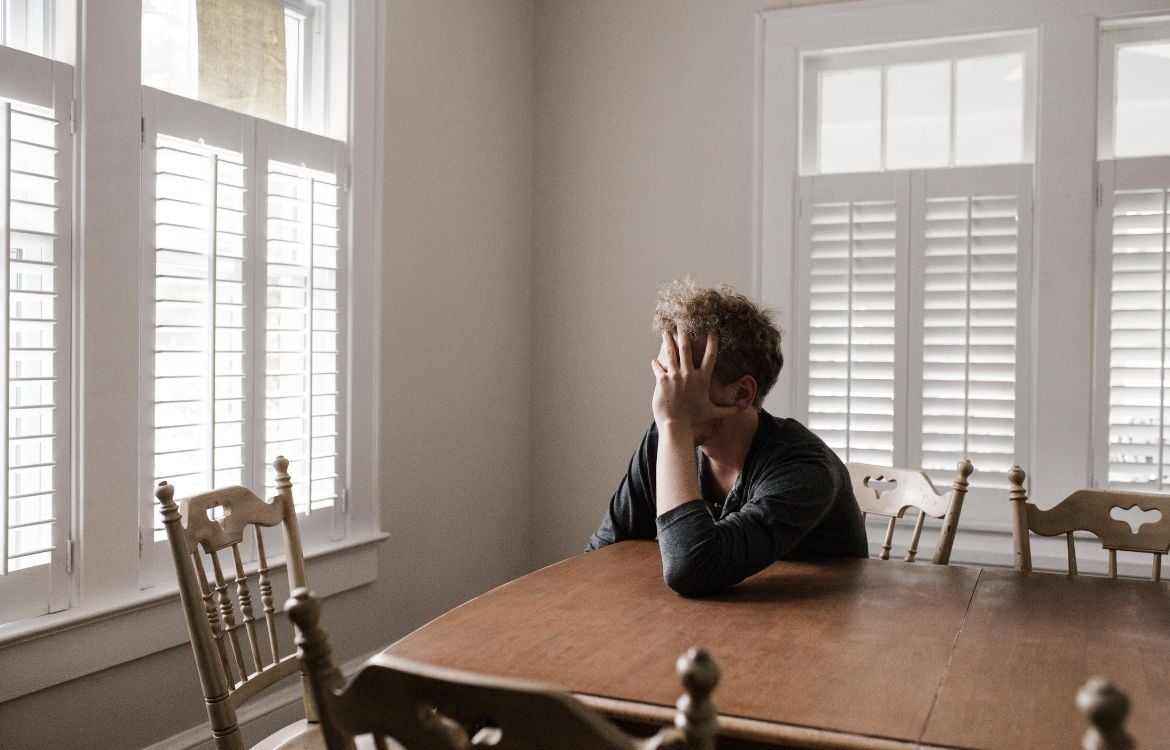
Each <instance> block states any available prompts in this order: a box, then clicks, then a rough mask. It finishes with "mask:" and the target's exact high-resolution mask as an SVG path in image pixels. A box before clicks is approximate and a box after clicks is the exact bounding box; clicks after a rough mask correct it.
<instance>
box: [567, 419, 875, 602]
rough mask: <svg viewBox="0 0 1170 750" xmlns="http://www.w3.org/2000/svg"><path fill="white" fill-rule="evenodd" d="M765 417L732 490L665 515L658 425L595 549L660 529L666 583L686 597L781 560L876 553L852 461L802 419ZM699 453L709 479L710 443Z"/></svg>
mask: <svg viewBox="0 0 1170 750" xmlns="http://www.w3.org/2000/svg"><path fill="white" fill-rule="evenodd" d="M759 416H760V419H759V426H758V427H757V428H756V434H755V437H754V438H753V439H752V444H751V447H750V448H749V449H748V454H747V457H746V458H745V460H744V465H743V469H742V470H741V471H740V475H739V479H738V480H737V481H736V483H735V486H734V487H732V490H731V492H730V493H729V494H728V495H727V497H726V498H722V497H709V498H694V499H693V500H689V501H687V502H685V503H683V504H682V505H679V506H678V507H676V508H673V509H671V510H669V511H667V512H666V513H663V514H662V516H661V517H656V516H657V508H656V504H655V466H656V461H657V454H658V429H657V427H656V426H654V425H651V426H650V429H649V430H647V432H646V434H645V436H644V437H643V438H642V443H641V445H639V446H638V450H637V452H635V453H634V456H633V458H631V459H630V465H629V469H628V470H627V471H626V476H625V477H624V478H623V479H622V481H621V485H620V486H619V487H618V489H617V492H615V493H614V495H613V498H612V499H611V500H610V503H609V510H608V511H607V512H606V514H605V517H604V518H603V519H602V521H601V527H600V528H599V529H598V530H597V533H595V534H594V535H593V536H592V538H590V540H589V546H588V549H598V548H600V547H604V546H605V545H607V544H613V543H614V542H619V541H622V540H625V539H654V538H655V537H657V539H658V541H659V547H660V550H661V554H662V565H663V576H664V578H665V579H666V583H667V585H669V586H670V587H671V588H672V589H674V590H675V591H677V592H678V593H680V594H683V595H686V596H691V595H698V594H703V593H707V592H711V591H715V590H717V589H720V588H723V587H725V586H730V585H732V584H735V583H738V582H740V581H742V580H743V579H744V578H747V577H748V576H750V575H752V574H753V573H757V572H759V571H760V570H763V569H764V568H766V567H767V566H768V565H770V564H772V563H773V562H775V561H776V560H779V559H781V558H786V557H787V558H797V557H822V556H851V557H866V556H868V554H869V547H868V543H867V540H866V535H865V525H864V522H863V519H862V515H861V511H860V509H859V508H858V506H857V500H856V499H855V498H854V497H853V488H852V484H851V482H850V480H849V472H848V470H847V469H846V468H845V465H844V464H843V463H841V460H840V459H839V458H838V457H837V455H836V454H835V453H834V452H833V450H832V449H831V448H829V446H827V445H826V444H825V443H824V441H823V440H821V439H820V438H819V437H817V436H816V435H815V434H813V433H812V432H811V431H810V430H809V429H808V428H806V427H805V426H804V425H802V424H800V423H799V422H797V421H796V420H794V419H777V418H776V417H773V416H772V415H770V414H768V413H767V412H765V411H763V410H761V411H760V415H759ZM695 454H696V455H695V457H696V464H697V466H698V471H699V486H700V487H707V486H709V485H708V483H706V482H704V481H703V479H704V477H703V474H704V472H705V471H706V468H705V460H704V457H703V454H702V450H701V449H699V448H697V449H696V451H695Z"/></svg>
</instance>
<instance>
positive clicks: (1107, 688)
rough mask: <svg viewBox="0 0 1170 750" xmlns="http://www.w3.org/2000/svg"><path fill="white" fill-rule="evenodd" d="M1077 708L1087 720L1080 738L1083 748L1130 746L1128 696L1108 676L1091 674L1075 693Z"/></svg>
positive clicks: (1130, 749)
mask: <svg viewBox="0 0 1170 750" xmlns="http://www.w3.org/2000/svg"><path fill="white" fill-rule="evenodd" d="M1077 708H1079V709H1080V710H1081V713H1083V714H1084V715H1085V718H1086V719H1088V720H1089V730H1088V731H1087V732H1085V737H1084V739H1083V740H1082V741H1081V747H1083V748H1085V750H1133V747H1134V744H1133V739H1132V738H1130V736H1129V735H1128V734H1127V733H1126V731H1125V726H1124V724H1125V715H1126V714H1128V713H1129V698H1127V697H1126V696H1125V693H1123V692H1121V691H1120V690H1118V689H1117V688H1116V687H1114V686H1113V684H1112V683H1110V682H1109V681H1108V680H1106V679H1104V678H1102V677H1093V678H1090V679H1089V681H1088V682H1086V683H1085V684H1084V686H1083V687H1081V689H1080V691H1079V692H1078V693H1077Z"/></svg>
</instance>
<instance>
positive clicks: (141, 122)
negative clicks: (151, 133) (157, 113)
mask: <svg viewBox="0 0 1170 750" xmlns="http://www.w3.org/2000/svg"><path fill="white" fill-rule="evenodd" d="M138 128H139V129H138V140H139V142H140V143H141V144H142V145H143V146H145V145H146V118H145V117H140V118H138Z"/></svg>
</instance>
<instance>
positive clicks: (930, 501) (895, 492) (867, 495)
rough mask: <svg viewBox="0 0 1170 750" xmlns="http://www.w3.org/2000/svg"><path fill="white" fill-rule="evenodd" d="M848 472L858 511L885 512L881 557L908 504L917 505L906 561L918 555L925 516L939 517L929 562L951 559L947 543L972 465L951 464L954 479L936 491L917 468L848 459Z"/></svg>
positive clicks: (950, 543)
mask: <svg viewBox="0 0 1170 750" xmlns="http://www.w3.org/2000/svg"><path fill="white" fill-rule="evenodd" d="M846 467H847V468H848V469H849V476H850V478H851V479H852V480H853V496H854V497H856V498H857V504H858V505H859V506H861V512H862V513H865V514H866V515H869V514H871V513H872V514H874V515H879V516H888V517H889V519H890V520H889V523H888V524H887V525H886V537H885V540H884V541H883V542H882V553H881V559H883V560H889V559H890V548H891V547H892V546H893V543H894V527H895V526H896V525H897V523H898V519H900V518H901V517H902V515H903V514H904V513H905V512H906V510H907V509H909V508H917V509H918V517H917V519H915V521H914V533H913V534H912V535H911V537H910V546H909V547H908V549H907V550H906V557H905V559H906V561H907V562H914V559H915V557H917V555H918V540H919V539H920V538H921V536H922V525H923V522H924V521H925V519H926V516H930V517H932V518H941V519H943V522H942V528H941V529H940V530H939V536H938V544H936V545H935V548H934V557H933V558H931V562H932V563H934V564H936V565H946V564H947V563H948V562H950V559H951V547H953V546H954V544H955V531H956V529H957V528H958V525H959V514H960V513H962V512H963V499H964V498H965V497H966V496H967V477H969V476H971V472H972V471H974V467H973V466H972V465H971V462H970V461H968V460H967V459H965V458H964V459H963V460H962V461H960V462H959V463H958V465H957V466H956V467H955V481H954V482H953V483H952V484H951V491H950V492H948V493H946V494H939V493H938V491H936V490H935V489H934V483H933V482H931V481H930V477H928V476H926V474H925V473H924V472H922V471H918V470H917V469H899V468H896V467H889V466H873V465H871V464H859V463H849V464H846Z"/></svg>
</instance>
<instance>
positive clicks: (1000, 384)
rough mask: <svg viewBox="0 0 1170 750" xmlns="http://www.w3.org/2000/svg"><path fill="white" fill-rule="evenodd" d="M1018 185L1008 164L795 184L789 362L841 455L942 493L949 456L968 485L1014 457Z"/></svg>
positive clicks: (1021, 274)
mask: <svg viewBox="0 0 1170 750" xmlns="http://www.w3.org/2000/svg"><path fill="white" fill-rule="evenodd" d="M1030 190H1031V188H1030V168H1028V167H1019V166H1007V167H980V168H967V169H948V170H930V171H919V172H900V173H886V174H866V175H829V176H817V177H806V178H802V180H801V206H800V221H801V225H800V234H799V237H800V239H799V242H800V248H799V249H798V257H799V263H800V271H799V273H800V274H801V278H802V279H803V280H804V282H805V283H804V284H803V285H802V286H803V287H804V289H805V290H806V291H805V294H806V295H807V296H806V298H805V302H804V304H803V305H802V308H803V310H804V314H805V316H806V318H805V325H804V327H803V330H804V332H805V338H804V345H805V346H806V347H807V356H806V357H803V358H801V357H799V355H798V357H797V362H796V367H797V372H798V373H799V376H800V377H802V378H803V379H804V382H805V383H807V388H808V402H807V408H808V411H807V419H808V424H809V427H810V428H811V429H812V430H813V431H814V432H816V433H817V434H819V435H820V436H821V437H823V438H824V439H825V441H826V442H827V443H829V445H830V446H832V447H833V448H834V449H835V450H837V452H838V453H839V454H840V456H841V457H842V459H844V460H847V461H862V462H867V463H876V464H884V465H901V466H920V467H922V468H924V469H926V470H928V471H929V472H930V473H931V474H932V476H933V477H934V478H935V480H936V482H937V483H938V484H939V485H941V486H943V487H946V486H949V485H950V482H951V480H952V479H953V477H954V470H955V465H956V463H958V461H959V460H960V459H961V458H964V457H969V458H970V459H971V460H972V462H973V463H974V464H975V467H976V469H977V474H976V475H975V476H974V477H973V478H972V484H973V486H974V487H979V486H981V485H984V486H987V487H998V486H999V485H1000V484H1001V482H1000V479H1001V478H1002V475H1003V473H1004V472H1006V471H1007V469H1008V468H1010V466H1011V464H1012V463H1014V462H1016V461H1021V460H1024V459H1021V458H1020V449H1021V447H1024V446H1026V445H1027V441H1026V440H1025V439H1023V437H1022V432H1023V431H1022V425H1023V422H1024V420H1022V419H1020V418H1019V414H1021V413H1022V412H1023V410H1024V409H1025V408H1026V406H1027V404H1026V400H1027V399H1026V396H1025V395H1023V394H1024V389H1023V385H1026V383H1027V378H1026V373H1025V372H1024V369H1023V367H1022V361H1023V360H1026V357H1025V356H1024V353H1025V350H1026V340H1025V338H1024V334H1025V333H1026V332H1027V330H1028V328H1029V326H1028V325H1027V312H1026V310H1022V309H1020V306H1019V305H1018V299H1017V297H1018V294H1017V289H1019V288H1021V287H1020V286H1019V285H1020V284H1025V283H1027V277H1028V271H1029V268H1030V261H1028V260H1027V259H1028V258H1030V248H1031V198H1030V194H1031V193H1030ZM1024 288H1026V287H1024ZM800 345H801V342H797V343H796V346H797V347H799V346H800ZM992 515H993V514H992Z"/></svg>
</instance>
